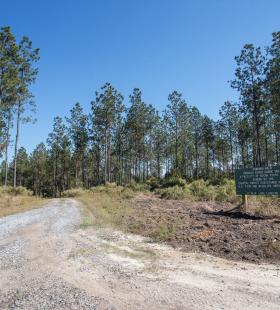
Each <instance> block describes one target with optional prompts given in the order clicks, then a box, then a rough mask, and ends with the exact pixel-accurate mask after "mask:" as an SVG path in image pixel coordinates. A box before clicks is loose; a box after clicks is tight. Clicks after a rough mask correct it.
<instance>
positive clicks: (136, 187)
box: [126, 180, 150, 192]
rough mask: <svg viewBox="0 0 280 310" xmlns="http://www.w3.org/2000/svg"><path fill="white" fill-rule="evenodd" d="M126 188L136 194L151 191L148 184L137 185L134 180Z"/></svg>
mask: <svg viewBox="0 0 280 310" xmlns="http://www.w3.org/2000/svg"><path fill="white" fill-rule="evenodd" d="M126 187H128V188H130V189H131V190H133V191H134V192H145V191H148V190H150V187H149V185H148V184H146V183H137V182H135V181H134V180H132V181H131V183H130V184H128V185H127V186H126Z"/></svg>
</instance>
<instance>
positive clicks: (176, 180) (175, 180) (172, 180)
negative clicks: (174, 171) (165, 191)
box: [163, 176, 186, 187]
mask: <svg viewBox="0 0 280 310" xmlns="http://www.w3.org/2000/svg"><path fill="white" fill-rule="evenodd" d="M185 185H186V181H185V180H184V179H182V178H180V177H178V176H171V177H168V178H167V179H165V180H164V182H163V186H164V187H172V186H181V187H184V186H185Z"/></svg>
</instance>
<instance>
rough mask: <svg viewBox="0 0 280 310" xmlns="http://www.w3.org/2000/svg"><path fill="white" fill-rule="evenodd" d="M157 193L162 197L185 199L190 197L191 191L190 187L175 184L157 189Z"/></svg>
mask: <svg viewBox="0 0 280 310" xmlns="http://www.w3.org/2000/svg"><path fill="white" fill-rule="evenodd" d="M155 193H156V194H158V195H160V197H161V198H166V199H184V198H190V191H189V190H188V188H184V187H180V186H177V185H176V186H173V187H168V188H163V189H156V190H155Z"/></svg>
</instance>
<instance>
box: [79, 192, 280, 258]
mask: <svg viewBox="0 0 280 310" xmlns="http://www.w3.org/2000/svg"><path fill="white" fill-rule="evenodd" d="M79 199H80V200H81V201H82V202H83V203H84V204H86V205H87V209H86V211H85V215H86V216H85V219H84V225H85V226H88V225H95V226H99V227H103V226H104V225H107V226H109V227H110V226H111V227H114V228H117V229H121V230H123V231H125V232H129V233H135V234H141V235H143V236H145V237H149V238H151V239H153V240H154V241H164V242H167V243H168V244H169V245H171V246H173V247H175V248H178V249H180V250H183V251H185V252H203V253H206V254H211V255H214V256H217V257H223V258H227V259H232V260H244V261H250V262H256V263H259V262H270V263H280V216H279V215H280V212H279V211H280V209H279V208H280V207H279V206H278V207H277V206H273V207H272V206H266V207H259V206H258V207H257V208H254V207H253V204H252V205H251V209H250V210H249V212H248V213H242V212H240V211H238V210H237V211H233V212H229V210H231V209H232V208H233V207H234V205H232V204H230V203H219V202H198V201H188V200H167V199H162V198H159V197H157V196H155V195H151V194H147V193H138V194H135V196H133V197H128V195H127V194H126V193H125V192H124V193H120V192H118V191H117V190H116V189H112V188H107V189H105V190H104V189H103V191H101V192H98V191H96V192H93V193H91V192H87V193H84V194H82V195H81V196H80V197H79ZM256 204H257V203H256ZM268 211H269V212H268ZM277 212H278V213H277Z"/></svg>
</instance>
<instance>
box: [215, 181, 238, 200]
mask: <svg viewBox="0 0 280 310" xmlns="http://www.w3.org/2000/svg"><path fill="white" fill-rule="evenodd" d="M237 199H238V197H237V196H236V191H235V182H234V180H228V179H225V180H223V183H222V185H220V186H217V187H216V197H215V200H217V201H228V202H236V201H237Z"/></svg>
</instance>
